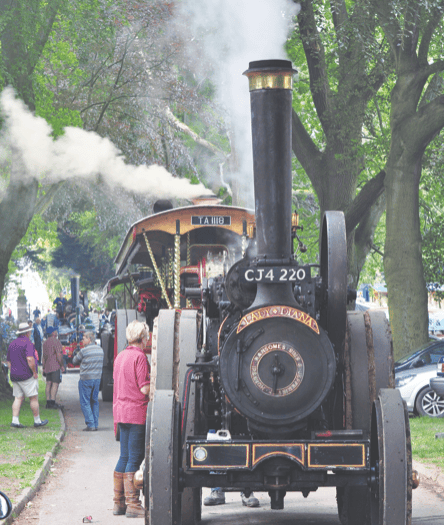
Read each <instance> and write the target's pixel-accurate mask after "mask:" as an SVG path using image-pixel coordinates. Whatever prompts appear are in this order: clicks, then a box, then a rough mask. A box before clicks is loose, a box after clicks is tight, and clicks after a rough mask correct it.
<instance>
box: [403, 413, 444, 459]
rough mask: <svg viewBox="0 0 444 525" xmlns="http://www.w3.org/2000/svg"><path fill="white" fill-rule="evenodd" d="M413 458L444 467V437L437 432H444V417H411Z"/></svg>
mask: <svg viewBox="0 0 444 525" xmlns="http://www.w3.org/2000/svg"><path fill="white" fill-rule="evenodd" d="M410 432H411V435H412V452H413V459H415V460H416V461H420V462H421V463H427V464H431V465H436V466H437V467H439V468H441V469H444V439H436V438H435V434H437V433H439V432H442V433H444V419H443V418H432V417H414V418H410Z"/></svg>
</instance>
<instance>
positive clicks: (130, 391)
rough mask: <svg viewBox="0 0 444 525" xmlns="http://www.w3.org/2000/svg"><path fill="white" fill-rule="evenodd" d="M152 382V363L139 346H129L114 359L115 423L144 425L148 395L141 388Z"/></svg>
mask: <svg viewBox="0 0 444 525" xmlns="http://www.w3.org/2000/svg"><path fill="white" fill-rule="evenodd" d="M149 384H150V365H149V364H148V361H147V358H146V355H145V354H144V352H143V350H142V349H141V348H138V347H137V346H128V347H127V348H125V350H124V351H123V352H120V354H119V355H118V356H117V358H116V360H115V361H114V392H113V416H114V424H117V423H132V424H133V425H144V424H145V421H146V411H147V406H148V399H149V396H148V395H144V394H142V392H141V391H140V389H141V388H142V387H143V386H145V385H149Z"/></svg>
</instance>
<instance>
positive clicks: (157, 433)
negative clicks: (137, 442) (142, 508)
mask: <svg viewBox="0 0 444 525" xmlns="http://www.w3.org/2000/svg"><path fill="white" fill-rule="evenodd" d="M152 403H153V404H152V412H151V432H150V446H149V474H148V501H147V502H146V503H145V504H146V505H147V506H148V520H149V521H148V523H151V524H156V525H180V523H181V498H180V493H179V457H180V445H181V444H180V403H177V402H176V399H175V395H174V391H173V390H156V392H155V393H154V398H153V400H152Z"/></svg>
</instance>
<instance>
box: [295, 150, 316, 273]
mask: <svg viewBox="0 0 444 525" xmlns="http://www.w3.org/2000/svg"><path fill="white" fill-rule="evenodd" d="M293 173H295V176H294V177H293V206H292V207H293V210H294V211H296V212H297V213H298V215H299V225H300V226H301V227H302V229H299V230H298V231H297V235H298V237H299V238H300V240H301V242H302V243H303V244H304V245H305V246H306V247H307V251H306V252H305V253H302V252H300V251H298V244H299V243H298V241H297V240H295V241H294V248H295V253H296V255H297V259H298V261H299V263H301V264H319V229H320V220H319V203H318V199H317V196H316V193H315V192H314V190H313V187H312V185H311V182H310V180H309V178H308V177H307V175H306V173H305V171H304V170H303V168H302V167H301V165H300V164H299V163H298V162H297V160H296V159H293Z"/></svg>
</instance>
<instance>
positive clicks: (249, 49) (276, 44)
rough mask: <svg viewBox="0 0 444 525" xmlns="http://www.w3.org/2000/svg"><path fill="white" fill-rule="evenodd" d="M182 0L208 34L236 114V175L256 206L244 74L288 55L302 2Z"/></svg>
mask: <svg viewBox="0 0 444 525" xmlns="http://www.w3.org/2000/svg"><path fill="white" fill-rule="evenodd" d="M179 5H181V6H182V7H181V9H182V12H181V13H180V15H181V18H182V17H185V18H186V20H187V21H192V24H193V26H192V27H191V32H192V33H193V34H195V35H197V37H198V38H201V39H203V41H204V43H205V45H204V50H205V54H206V55H207V56H208V58H209V59H210V60H211V62H212V63H213V64H214V68H215V73H216V76H217V78H216V88H217V90H218V96H219V98H220V100H221V102H222V104H223V105H224V106H225V107H226V108H227V109H228V111H229V113H230V116H231V129H232V132H233V137H232V138H233V140H234V144H235V147H236V150H237V154H238V157H239V161H240V166H239V173H235V174H232V175H233V177H232V180H236V181H237V182H238V183H241V184H242V196H243V198H244V199H246V200H247V204H248V205H252V204H253V202H254V199H253V190H252V182H253V181H252V165H253V161H252V145H251V127H250V122H251V119H250V99H249V92H248V81H247V79H246V78H245V77H244V76H242V73H243V72H244V71H245V70H246V69H248V64H249V62H253V61H256V60H268V59H287V56H286V53H285V49H284V44H285V42H286V39H287V36H288V34H289V31H290V29H291V25H292V22H293V20H294V17H295V16H296V15H297V14H298V12H299V11H300V8H301V6H300V4H299V3H295V2H294V1H293V0H273V1H270V0H205V2H202V0H184V1H183V2H181V3H180V4H179ZM187 31H190V28H189V27H187Z"/></svg>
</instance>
